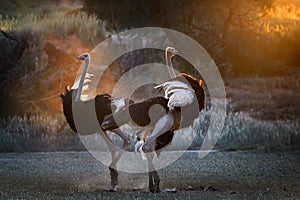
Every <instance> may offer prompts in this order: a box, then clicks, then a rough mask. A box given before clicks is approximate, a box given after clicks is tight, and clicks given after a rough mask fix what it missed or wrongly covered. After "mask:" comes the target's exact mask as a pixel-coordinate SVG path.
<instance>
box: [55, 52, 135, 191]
mask: <svg viewBox="0 0 300 200" xmlns="http://www.w3.org/2000/svg"><path fill="white" fill-rule="evenodd" d="M77 58H78V59H79V60H81V61H83V62H84V68H83V72H82V74H81V77H80V79H79V80H78V81H76V82H75V83H74V85H73V87H72V88H71V89H70V87H69V86H66V88H65V94H61V98H62V105H63V112H64V115H65V117H66V120H67V122H68V124H69V126H70V128H71V129H72V130H73V131H74V132H77V129H76V126H75V122H74V118H73V111H72V104H73V103H76V104H77V105H80V106H82V107H83V108H84V109H85V108H87V109H88V108H91V107H93V106H94V107H95V111H96V116H97V120H98V122H99V124H101V123H102V121H103V119H104V117H105V116H107V115H109V114H112V113H113V112H115V111H118V110H120V109H121V108H123V107H124V106H126V105H129V104H130V103H133V101H131V100H128V99H121V98H113V97H111V96H110V95H108V94H101V95H97V96H96V97H95V98H94V99H88V98H87V97H86V96H84V95H82V96H84V97H83V98H82V99H84V100H83V101H81V100H80V96H81V93H82V90H85V89H86V88H87V87H88V85H87V83H89V82H90V78H91V77H92V76H93V75H92V74H88V73H87V69H88V67H89V61H90V57H89V54H88V53H84V54H82V55H81V56H79V57H77ZM73 93H74V95H73ZM74 96H75V99H74V100H73V97H74ZM102 130H103V129H102ZM98 131H99V130H94V132H98ZM110 131H112V132H114V133H115V134H117V135H118V136H119V137H120V138H121V139H122V140H123V146H122V149H121V151H119V152H118V153H117V151H118V150H117V147H116V146H115V145H114V144H113V142H112V141H111V139H110V138H109V137H108V135H107V133H106V131H104V130H103V131H99V134H100V135H101V136H102V137H103V139H104V141H105V142H106V143H107V145H108V147H109V150H110V152H111V157H112V162H111V164H110V166H109V171H110V176H111V188H110V191H115V190H116V186H117V184H118V171H117V170H116V165H117V162H118V161H119V159H120V157H121V156H122V154H123V153H124V151H125V149H126V148H127V147H128V145H129V144H130V137H129V136H128V135H127V134H126V133H125V132H123V131H122V130H120V129H119V128H118V127H117V128H115V129H113V130H110Z"/></svg>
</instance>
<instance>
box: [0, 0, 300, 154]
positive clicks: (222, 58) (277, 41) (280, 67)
mask: <svg viewBox="0 0 300 200" xmlns="http://www.w3.org/2000/svg"><path fill="white" fill-rule="evenodd" d="M84 2H85V1H84ZM87 2H88V1H87ZM262 2H263V1H261V2H259V1H247V0H242V1H237V0H230V1H226V2H225V1H201V2H196V1H195V2H193V3H191V4H184V3H183V4H182V7H178V6H177V7H176V8H175V7H174V5H169V6H171V7H172V6H173V7H172V8H174V9H173V10H174V13H170V11H169V10H165V8H166V7H165V6H166V5H165V3H164V2H161V3H159V6H158V7H156V6H157V5H153V4H152V3H151V2H150V1H149V2H146V4H147V6H149V9H150V10H151V9H160V10H159V11H160V12H156V13H153V19H155V18H158V19H160V21H161V23H162V24H163V25H164V26H166V27H169V28H173V27H172V26H174V25H172V24H171V25H170V24H169V23H171V22H170V20H169V18H163V17H162V16H160V15H161V13H167V14H169V15H170V17H172V19H174V20H175V21H177V22H178V26H176V27H175V28H176V29H177V30H179V31H182V32H184V33H187V34H188V35H190V36H191V37H193V38H195V39H196V40H198V41H199V42H200V43H201V44H202V45H203V46H204V47H205V48H206V49H207V50H208V51H209V53H210V54H211V55H212V57H213V58H214V59H215V61H216V63H217V64H218V65H219V68H220V70H221V72H222V75H223V77H224V80H225V83H226V92H227V97H228V100H229V105H228V116H227V122H226V125H225V129H224V131H223V137H222V139H221V140H220V141H219V143H218V145H219V147H222V148H260V147H263V146H264V147H266V148H270V147H271V148H272V147H274V146H279V147H288V148H297V146H296V144H297V142H298V141H299V131H298V130H299V128H298V127H299V121H298V118H299V115H300V114H299V110H300V109H299V108H300V105H299V101H298V99H299V88H300V87H299V84H300V80H299V76H298V74H299V70H298V68H299V67H298V66H297V63H298V62H299V59H298V56H295V55H296V52H298V51H297V50H298V49H299V47H298V46H300V40H299V38H300V37H299V31H298V30H299V29H300V24H299V18H300V16H299V12H300V8H299V5H298V4H284V5H283V4H280V3H279V4H278V3H277V4H276V3H274V4H272V6H262ZM3 4H4V6H5V5H6V4H9V6H6V7H8V8H10V7H13V6H15V5H14V3H11V4H10V2H6V3H3ZM58 4H59V3H57V5H58ZM139 4H140V3H139V2H133V5H132V6H137V5H139ZM57 5H56V6H53V4H51V3H49V2H48V3H46V4H43V5H40V4H38V3H37V2H35V1H28V2H25V3H24V4H22V3H20V4H19V5H18V6H19V8H20V10H21V11H22V12H20V13H18V12H17V9H15V10H14V12H11V13H8V12H4V11H3V13H4V14H3V15H0V29H1V30H2V31H5V32H6V33H7V34H10V35H16V36H17V38H21V39H24V40H25V41H26V42H27V43H28V48H26V50H25V51H24V53H23V55H22V57H21V58H20V59H19V60H18V61H17V62H16V64H15V65H14V66H13V67H12V68H10V69H9V70H7V71H4V72H3V73H2V74H4V75H3V76H1V78H2V79H1V89H3V90H4V91H7V93H5V94H7V95H5V96H3V98H2V99H1V106H2V109H1V116H2V119H1V133H0V134H1V137H2V139H1V140H0V141H1V142H0V143H1V151H26V150H28V151H35V150H41V148H40V147H35V146H43V145H39V144H38V143H39V142H40V141H42V143H43V144H44V143H45V141H44V139H40V138H43V137H44V136H42V135H43V134H44V135H47V136H45V137H44V138H47V139H45V140H49V141H48V143H49V144H50V143H51V141H55V140H57V139H55V138H56V137H57V134H55V132H61V130H64V131H62V132H63V134H66V133H70V132H71V131H70V130H69V129H68V128H67V125H66V123H65V121H64V118H63V116H62V108H61V102H60V98H59V94H60V93H61V92H63V91H64V86H65V85H66V84H72V83H73V81H74V78H75V76H76V73H77V70H78V67H79V65H80V63H79V62H76V61H75V59H74V58H75V57H76V56H78V55H79V54H81V53H82V52H86V51H90V50H91V49H92V48H93V46H94V45H95V44H97V43H99V42H100V41H102V40H103V39H104V38H105V37H106V36H108V35H109V34H110V33H111V32H115V31H116V30H120V29H124V27H122V26H124V24H127V23H129V21H130V22H131V21H132V20H133V19H132V17H130V16H125V15H124V13H122V12H121V11H119V10H117V11H114V12H115V13H114V14H115V15H114V16H115V18H113V20H112V21H110V20H108V18H109V19H110V18H111V13H110V14H109V17H108V18H105V19H102V18H100V17H99V15H96V14H94V13H91V12H90V11H89V9H91V8H93V6H94V4H93V3H92V2H90V3H86V4H84V6H85V7H87V9H86V10H85V9H82V8H83V7H82V6H81V7H80V6H76V5H75V6H74V5H72V6H70V7H68V6H62V7H59V9H58V7H57ZM97 6H98V5H97ZM97 6H95V9H99V10H98V11H99V12H100V11H101V12H102V13H104V11H105V10H106V9H103V7H101V6H100V7H97ZM107 6H108V7H109V6H111V5H107ZM120 6H121V7H122V9H124V10H126V9H127V7H128V5H125V4H120ZM32 8H33V9H32ZM207 8H210V9H207ZM128 9H129V8H128ZM143 9H144V8H143ZM11 10H13V9H11ZM53 10H55V11H53ZM129 10H130V12H133V11H134V10H136V12H137V13H138V14H141V13H140V11H139V10H138V9H133V8H130V9H129ZM171 10H172V9H171ZM183 10H187V11H191V12H189V14H190V16H189V15H188V14H187V12H184V11H183ZM96 11H97V10H96ZM143 11H144V12H146V13H145V16H146V15H147V14H149V13H147V10H143ZM196 11H197V12H196ZM211 11H212V12H211ZM125 14H126V13H125ZM133 14H135V13H133ZM175 14H176V15H175ZM156 15H157V16H156ZM103 16H104V15H103ZM118 16H119V17H122V19H119V18H118ZM230 16H231V17H230ZM104 17H105V16H104ZM137 19H138V20H137ZM137 19H135V20H137V21H139V20H145V19H144V18H141V19H139V18H137ZM107 21H108V22H107ZM133 22H134V21H133ZM107 27H110V29H109V30H107V29H108V28H107ZM113 28H115V29H113ZM127 28H128V27H127ZM0 41H1V42H3V44H5V45H6V48H5V49H4V50H5V51H3V52H4V53H2V54H0V58H1V59H4V60H5V59H6V57H7V55H9V53H11V52H12V51H13V50H14V47H15V43H14V42H13V41H10V40H9V39H8V38H6V37H5V36H4V35H1V34H0ZM148 53H149V52H148ZM162 55H163V54H162V52H159V56H157V54H154V56H153V57H156V58H157V57H159V59H161V57H162ZM147 59H148V54H147V53H146V54H143V53H138V52H137V53H136V52H135V53H133V54H132V55H130V56H127V55H126V56H124V57H122V58H121V59H119V61H120V62H123V63H131V64H132V63H134V64H142V63H141V61H145V60H146V61H147ZM151 59H152V57H151ZM151 59H149V60H151ZM160 61H161V60H160ZM181 61H182V60H181V59H176V60H175V63H174V65H175V66H180V65H181V64H182V62H181ZM115 64H116V65H118V64H120V63H115ZM125 65H126V64H125ZM127 67H128V66H127ZM130 67H132V66H131V65H130V66H129V68H130ZM127 69H128V68H127ZM182 70H183V71H184V70H187V71H188V70H189V69H186V68H183V69H182ZM123 72H124V71H122V70H120V69H119V68H116V67H115V68H112V69H111V70H110V71H108V72H107V73H106V75H105V76H104V77H105V78H104V80H102V83H103V85H105V88H104V89H103V90H102V91H101V92H110V91H111V89H112V87H113V86H114V83H115V81H116V79H117V78H118V76H120V75H121V74H122V73H123ZM266 75H267V76H266ZM3 94H4V93H2V95H3ZM3 99H4V100H3ZM2 100H3V101H2ZM24 113H25V115H24ZM14 115H16V116H14ZM209 117H210V111H204V112H203V114H202V118H201V119H200V122H196V124H197V123H198V125H196V127H195V129H196V130H197V133H198V136H197V141H194V146H196V147H198V146H199V145H200V144H201V142H202V140H203V136H204V135H205V130H206V129H207V124H208V123H207V122H209ZM8 121H10V123H8ZM52 122H53V123H52ZM203 124H205V125H203ZM21 130H22V131H21ZM39 134H40V136H37V135H39ZM48 135H51V137H50V136H49V137H48ZM53 135H55V136H53ZM72 137H75V136H72ZM24 138H28V139H24ZM35 138H36V139H35ZM49 138H50V139H49ZM51 138H52V139H51ZM33 140H37V141H36V142H33V144H32V145H29V141H33ZM2 144H3V145H2ZM21 144H22V145H21ZM18 146H22V148H19V147H18ZM23 146H24V147H23ZM75 146H77V143H76V144H75ZM51 148H52V147H51ZM51 148H50V149H51ZM76 148H77V147H76Z"/></svg>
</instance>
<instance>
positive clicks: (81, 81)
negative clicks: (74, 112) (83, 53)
mask: <svg viewBox="0 0 300 200" xmlns="http://www.w3.org/2000/svg"><path fill="white" fill-rule="evenodd" d="M89 64H90V57H89V56H88V57H87V58H86V59H85V61H84V67H83V70H82V74H81V77H80V81H79V86H78V91H77V94H76V97H75V101H79V100H80V95H81V92H82V87H83V82H84V78H85V75H86V72H87V69H88V67H89Z"/></svg>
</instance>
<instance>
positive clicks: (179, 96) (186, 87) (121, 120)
mask: <svg viewBox="0 0 300 200" xmlns="http://www.w3.org/2000/svg"><path fill="white" fill-rule="evenodd" d="M174 53H176V51H173V54H171V55H170V56H169V54H167V51H166V58H167V64H168V66H169V72H170V75H171V77H172V79H171V80H170V81H167V82H164V83H162V84H160V85H158V86H156V87H155V88H156V89H163V90H164V91H165V96H164V97H152V98H149V99H146V100H144V101H141V102H138V103H134V104H130V105H129V106H127V107H125V108H123V109H122V110H120V111H118V112H115V113H114V114H110V115H108V116H106V117H105V119H104V120H103V122H102V128H103V129H104V130H112V129H115V128H117V127H118V126H120V125H122V124H125V123H128V122H134V123H135V124H137V125H139V126H141V127H147V126H152V127H153V128H152V132H151V134H150V135H148V136H147V137H146V140H145V142H144V143H143V142H142V145H141V147H139V149H140V151H141V152H142V153H146V158H147V160H148V170H149V172H148V176H149V190H150V191H151V192H160V188H159V182H160V179H159V175H158V173H157V171H156V170H155V166H154V164H153V157H154V152H157V153H158V151H161V150H162V149H163V148H164V147H165V146H167V145H168V144H169V143H170V142H171V141H172V139H173V136H174V131H175V130H178V129H181V128H184V127H188V126H191V125H192V123H193V121H194V120H195V119H196V118H197V117H198V116H199V112H200V111H201V110H202V109H203V108H204V98H205V97H204V83H203V81H202V80H198V79H196V78H194V77H192V76H190V75H188V74H184V73H181V74H180V75H178V76H176V74H175V72H174V71H173V70H172V62H171V56H174ZM170 68H171V69H170ZM170 70H171V71H170ZM154 106H155V107H156V108H157V106H159V108H158V109H156V110H155V111H152V112H151V109H152V108H153V107H154ZM195 106H197V107H198V109H197V107H195ZM195 108H196V109H195ZM153 113H154V114H153ZM128 114H129V115H128ZM158 155H159V154H158Z"/></svg>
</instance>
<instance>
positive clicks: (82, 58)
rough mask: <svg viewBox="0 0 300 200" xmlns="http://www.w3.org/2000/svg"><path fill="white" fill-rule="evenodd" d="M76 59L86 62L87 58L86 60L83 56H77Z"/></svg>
mask: <svg viewBox="0 0 300 200" xmlns="http://www.w3.org/2000/svg"><path fill="white" fill-rule="evenodd" d="M76 59H77V60H80V61H84V59H85V58H84V56H82V55H81V56H77V57H76Z"/></svg>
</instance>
